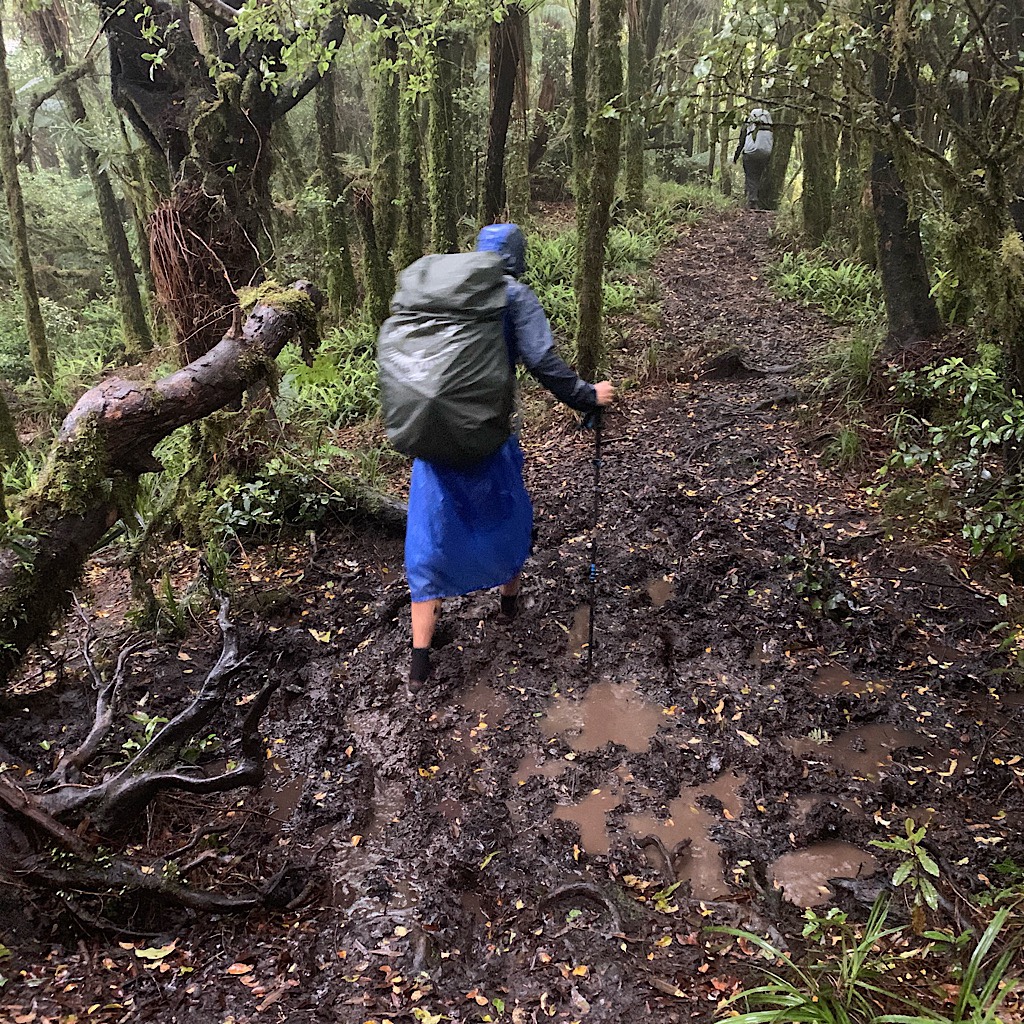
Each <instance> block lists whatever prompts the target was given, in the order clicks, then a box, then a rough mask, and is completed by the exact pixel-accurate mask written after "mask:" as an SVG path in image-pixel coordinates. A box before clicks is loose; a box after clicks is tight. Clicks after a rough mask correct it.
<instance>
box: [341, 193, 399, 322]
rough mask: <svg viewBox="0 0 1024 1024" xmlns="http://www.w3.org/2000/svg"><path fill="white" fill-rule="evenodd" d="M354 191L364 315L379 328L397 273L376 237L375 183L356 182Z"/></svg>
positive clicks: (387, 308)
mask: <svg viewBox="0 0 1024 1024" xmlns="http://www.w3.org/2000/svg"><path fill="white" fill-rule="evenodd" d="M351 191H352V208H353V209H354V210H355V215H356V224H358V225H359V239H360V241H361V242H362V243H363V289H364V295H363V316H364V317H365V318H366V320H367V322H368V323H370V324H371V325H372V326H373V327H374V328H375V329H376V328H379V327H380V325H381V324H382V323H384V321H385V320H386V319H387V315H388V311H389V307H390V305H391V293H392V291H393V290H394V277H393V275H392V274H391V272H390V271H389V270H388V268H387V266H386V257H385V255H384V253H383V252H381V248H380V244H379V243H378V241H377V229H376V221H377V218H376V217H375V215H374V205H375V203H374V195H373V186H372V185H371V184H370V183H369V182H366V181H362V182H355V183H353V185H352V189H351Z"/></svg>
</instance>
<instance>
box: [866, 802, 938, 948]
mask: <svg viewBox="0 0 1024 1024" xmlns="http://www.w3.org/2000/svg"><path fill="white" fill-rule="evenodd" d="M903 827H904V830H905V833H906V834H905V835H902V836H891V837H890V838H889V839H887V840H885V839H873V840H872V841H871V845H872V846H877V847H878V848H879V849H880V850H888V851H889V852H890V853H898V854H900V858H901V859H900V866H899V867H898V868H897V869H896V871H895V873H894V874H893V876H892V884H893V885H894V886H896V887H897V888H899V887H900V886H906V887H907V888H909V889H910V891H911V893H912V894H913V906H914V910H915V918H914V926H915V929H916V930H917V931H919V932H920V931H921V930H922V929H923V927H924V913H923V907H925V906H927V907H928V908H929V909H930V910H933V911H934V910H938V908H939V891H938V889H936V888H935V882H934V881H933V879H938V877H939V866H938V864H936V863H935V861H934V860H933V859H932V855H931V854H930V853H929V852H928V851H927V850H926V849H925V847H924V837H925V836H926V835H927V833H928V826H927V825H921V826H920V827H918V825H917V824H916V823H915V821H914V819H913V818H907V820H906V821H905V822H904V823H903Z"/></svg>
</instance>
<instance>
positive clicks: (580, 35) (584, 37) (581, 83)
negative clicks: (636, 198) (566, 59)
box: [572, 0, 590, 276]
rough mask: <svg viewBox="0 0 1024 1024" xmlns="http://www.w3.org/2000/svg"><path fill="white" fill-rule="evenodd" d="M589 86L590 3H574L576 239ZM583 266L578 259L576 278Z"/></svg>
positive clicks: (583, 201) (582, 225)
mask: <svg viewBox="0 0 1024 1024" xmlns="http://www.w3.org/2000/svg"><path fill="white" fill-rule="evenodd" d="M589 83H590V0H578V2H577V4H576V30H575V32H574V34H573V40H572V177H573V193H574V195H575V196H576V236H577V238H579V239H582V238H583V234H584V231H585V230H586V218H587V202H588V200H589V198H590V197H589V194H588V191H587V190H588V187H589V179H590V134H589V132H588V119H589V117H590V107H589V105H588V103H587V91H588V88H589ZM581 266H582V259H579V265H578V266H577V276H578V274H579V272H580V267H581Z"/></svg>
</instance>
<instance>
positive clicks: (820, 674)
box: [809, 662, 889, 697]
mask: <svg viewBox="0 0 1024 1024" xmlns="http://www.w3.org/2000/svg"><path fill="white" fill-rule="evenodd" d="M809 686H810V689H811V693H813V694H814V695H815V696H816V697H838V696H841V695H844V694H848V695H850V696H853V697H864V696H866V695H867V694H872V693H877V694H882V693H886V692H887V691H888V689H889V687H888V686H886V685H885V684H884V683H878V682H875V681H874V680H872V679H861V678H860V677H859V676H856V675H854V674H853V673H852V672H850V671H849V669H846V668H844V667H843V666H842V665H840V664H839V663H838V662H828V663H826V664H824V665H819V666H818V668H817V669H815V671H814V675H813V676H811V679H810V683H809Z"/></svg>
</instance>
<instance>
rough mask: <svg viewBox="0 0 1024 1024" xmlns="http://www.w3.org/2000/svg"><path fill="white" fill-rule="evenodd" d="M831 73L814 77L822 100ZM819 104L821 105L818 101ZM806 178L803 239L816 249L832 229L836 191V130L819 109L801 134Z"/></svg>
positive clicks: (802, 204) (813, 83)
mask: <svg viewBox="0 0 1024 1024" xmlns="http://www.w3.org/2000/svg"><path fill="white" fill-rule="evenodd" d="M829 78H830V73H829V72H822V71H820V70H815V71H813V72H812V73H811V88H812V90H813V91H814V92H815V93H817V94H818V95H819V96H820V95H822V94H824V93H826V92H827V91H828V88H829ZM819 102H820V101H819ZM801 138H802V143H803V159H804V176H803V197H802V200H801V206H802V212H803V222H804V236H805V238H806V241H807V244H808V245H809V246H811V247H812V248H817V247H818V246H819V245H821V244H822V243H823V242H824V241H825V236H826V235H827V234H828V232H829V229H830V228H831V227H832V209H833V204H834V199H835V190H836V144H837V138H836V129H835V125H834V123H833V122H832V120H831V119H830V118H828V117H824V116H823V115H822V113H821V112H820V109H818V108H817V107H816V108H815V109H813V110H812V111H811V112H810V114H809V116H808V118H807V121H806V122H805V124H804V128H803V132H802V136H801Z"/></svg>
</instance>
